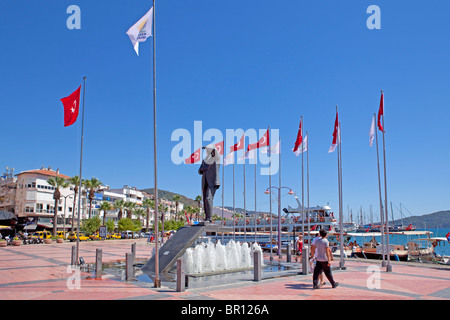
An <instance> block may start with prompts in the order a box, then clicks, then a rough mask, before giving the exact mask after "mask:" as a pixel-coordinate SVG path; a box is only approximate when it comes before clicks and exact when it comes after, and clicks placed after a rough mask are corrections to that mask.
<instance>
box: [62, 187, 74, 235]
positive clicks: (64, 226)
mask: <svg viewBox="0 0 450 320" xmlns="http://www.w3.org/2000/svg"><path fill="white" fill-rule="evenodd" d="M73 195H74V193H71V194H68V195H67V196H61V198H64V218H63V239H65V238H66V199H67V198H68V197H70V196H73ZM74 209H75V208H72V215H73V214H74V213H75V210H74ZM72 231H73V230H72Z"/></svg>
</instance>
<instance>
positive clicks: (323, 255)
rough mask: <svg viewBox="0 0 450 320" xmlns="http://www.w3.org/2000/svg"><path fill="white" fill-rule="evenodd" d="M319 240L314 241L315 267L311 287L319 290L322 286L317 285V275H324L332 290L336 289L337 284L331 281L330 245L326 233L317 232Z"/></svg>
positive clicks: (322, 230) (322, 231)
mask: <svg viewBox="0 0 450 320" xmlns="http://www.w3.org/2000/svg"><path fill="white" fill-rule="evenodd" d="M319 234H320V237H321V238H320V239H318V240H316V242H315V244H314V246H315V250H314V251H315V253H316V266H315V268H314V276H313V285H314V289H319V288H321V287H322V284H320V285H319V283H318V280H319V274H321V273H322V272H323V273H325V276H326V277H327V279H328V281H330V284H331V286H332V287H333V288H336V287H337V286H338V285H339V283H338V282H335V281H334V279H333V274H332V273H331V261H333V255H332V254H331V250H330V244H329V242H328V240H327V239H326V238H327V232H326V231H325V230H324V229H320V231H319Z"/></svg>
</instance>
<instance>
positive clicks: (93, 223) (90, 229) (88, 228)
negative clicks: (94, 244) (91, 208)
mask: <svg viewBox="0 0 450 320" xmlns="http://www.w3.org/2000/svg"><path fill="white" fill-rule="evenodd" d="M101 224H102V219H100V217H99V216H94V217H92V218H90V219H85V220H84V221H83V224H82V225H81V230H82V231H83V232H86V234H87V235H90V234H93V233H94V232H96V231H97V230H98V228H100V226H101Z"/></svg>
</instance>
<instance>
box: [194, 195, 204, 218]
mask: <svg viewBox="0 0 450 320" xmlns="http://www.w3.org/2000/svg"><path fill="white" fill-rule="evenodd" d="M195 201H196V202H197V205H198V209H199V210H198V212H197V213H200V212H201V205H200V204H201V202H202V196H200V195H198V196H196V197H195ZM197 220H199V218H198V214H197Z"/></svg>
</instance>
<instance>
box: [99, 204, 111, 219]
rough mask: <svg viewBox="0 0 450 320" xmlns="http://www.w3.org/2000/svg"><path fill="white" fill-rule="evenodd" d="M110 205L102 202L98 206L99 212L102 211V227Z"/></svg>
mask: <svg viewBox="0 0 450 320" xmlns="http://www.w3.org/2000/svg"><path fill="white" fill-rule="evenodd" d="M111 209H112V207H111V204H110V203H109V202H107V201H103V202H102V204H101V205H100V211H102V210H103V225H105V221H106V211H108V210H111Z"/></svg>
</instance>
